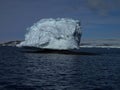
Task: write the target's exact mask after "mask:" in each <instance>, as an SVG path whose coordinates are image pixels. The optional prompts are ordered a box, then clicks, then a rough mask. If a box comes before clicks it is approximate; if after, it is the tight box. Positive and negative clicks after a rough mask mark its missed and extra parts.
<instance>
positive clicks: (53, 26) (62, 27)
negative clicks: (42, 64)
mask: <svg viewBox="0 0 120 90" xmlns="http://www.w3.org/2000/svg"><path fill="white" fill-rule="evenodd" d="M27 30H28V33H27V34H26V35H25V41H23V42H21V43H20V44H18V45H17V46H18V47H24V46H29V47H37V48H45V49H59V50H63V49H64V50H66V49H78V48H79V45H80V39H81V29H80V22H79V21H78V20H73V19H67V18H57V19H52V18H50V19H41V20H40V21H38V22H37V23H35V24H34V25H33V26H31V27H30V28H28V29H27Z"/></svg>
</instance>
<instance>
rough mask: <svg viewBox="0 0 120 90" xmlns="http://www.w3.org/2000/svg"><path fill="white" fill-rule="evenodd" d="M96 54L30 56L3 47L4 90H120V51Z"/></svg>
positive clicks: (0, 83) (0, 72) (0, 84)
mask: <svg viewBox="0 0 120 90" xmlns="http://www.w3.org/2000/svg"><path fill="white" fill-rule="evenodd" d="M79 51H80V52H88V53H95V54H93V55H88V54H86V55H85V54H84V55H75V54H57V53H46V54H44V53H27V52H22V51H21V49H20V48H16V47H0V90H120V49H115V48H113V49H107V48H81V49H80V50H79Z"/></svg>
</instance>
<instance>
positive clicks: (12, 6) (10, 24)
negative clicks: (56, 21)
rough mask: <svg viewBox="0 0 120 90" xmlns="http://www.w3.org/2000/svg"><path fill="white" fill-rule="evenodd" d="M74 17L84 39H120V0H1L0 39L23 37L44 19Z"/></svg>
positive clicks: (20, 38) (18, 38)
mask: <svg viewBox="0 0 120 90" xmlns="http://www.w3.org/2000/svg"><path fill="white" fill-rule="evenodd" d="M58 17H64V18H73V19H79V20H80V21H81V24H82V30H83V36H82V39H103V38H105V39H113V38H117V39H119V38H120V0H0V42H3V41H9V40H23V39H24V34H25V33H26V28H27V27H30V26H31V25H33V23H35V22H37V21H38V20H40V19H42V18H58Z"/></svg>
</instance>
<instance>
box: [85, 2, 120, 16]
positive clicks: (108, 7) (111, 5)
mask: <svg viewBox="0 0 120 90" xmlns="http://www.w3.org/2000/svg"><path fill="white" fill-rule="evenodd" d="M87 5H88V7H89V8H90V10H92V11H94V12H97V13H98V14H100V15H108V14H109V12H111V11H112V10H114V9H118V10H119V9H120V0H87Z"/></svg>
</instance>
